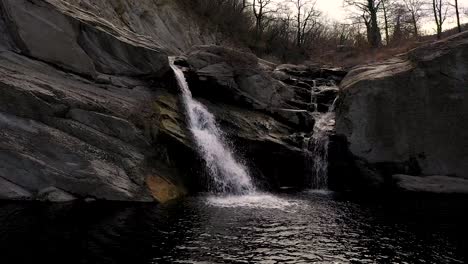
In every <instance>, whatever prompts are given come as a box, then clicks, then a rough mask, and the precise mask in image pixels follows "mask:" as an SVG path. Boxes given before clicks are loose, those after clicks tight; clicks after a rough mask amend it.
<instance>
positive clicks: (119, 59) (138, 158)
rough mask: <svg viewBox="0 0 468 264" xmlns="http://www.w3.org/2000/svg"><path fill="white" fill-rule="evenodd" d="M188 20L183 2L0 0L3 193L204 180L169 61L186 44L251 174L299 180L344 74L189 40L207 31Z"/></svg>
mask: <svg viewBox="0 0 468 264" xmlns="http://www.w3.org/2000/svg"><path fill="white" fill-rule="evenodd" d="M196 25H197V23H196V21H191V20H190V16H187V13H186V11H184V9H183V7H182V6H179V5H178V4H177V1H150V0H147V1H146V0H144V1H138V4H136V2H135V1H127V0H120V1H91V0H0V33H1V34H0V128H1V130H0V198H3V199H39V200H52V201H69V200H73V199H103V200H120V201H153V200H159V201H166V200H169V199H173V198H176V197H178V196H180V195H183V194H184V193H186V192H187V191H189V192H190V191H198V190H202V186H203V178H204V174H205V173H204V167H203V163H202V162H201V161H200V158H199V157H198V156H197V155H196V152H195V150H194V146H195V145H194V144H193V143H192V138H191V135H190V133H188V131H187V128H186V125H185V114H184V111H183V108H182V107H181V105H180V102H179V96H178V90H177V87H176V86H175V83H174V78H173V76H172V73H171V71H169V65H168V56H169V55H179V54H182V53H184V54H186V57H181V58H179V60H178V63H179V65H181V67H185V69H186V72H187V76H188V77H189V81H190V85H191V86H192V87H193V92H194V94H195V96H197V97H198V99H199V100H201V101H203V102H204V103H205V104H206V105H207V106H208V107H209V108H210V110H211V111H212V112H213V113H215V115H216V117H217V119H218V122H219V123H220V124H221V126H222V127H223V129H224V130H225V132H226V134H227V137H228V138H229V140H230V141H231V144H232V145H235V146H236V149H237V150H238V151H239V152H240V153H241V155H242V156H244V157H245V158H246V160H249V162H250V165H251V168H252V172H253V174H255V176H256V178H257V179H258V181H260V182H263V183H264V184H265V185H268V186H270V187H279V186H283V185H293V186H300V185H301V184H302V183H303V178H302V175H304V173H303V172H304V164H303V163H304V150H303V148H302V143H303V142H302V141H303V139H304V137H305V136H307V134H310V133H312V129H311V128H312V127H313V124H314V116H313V115H311V111H314V110H316V108H319V105H320V107H321V108H324V107H325V106H327V105H329V104H331V102H332V101H333V98H334V95H335V94H336V93H337V90H336V89H332V87H333V85H334V84H335V83H336V82H339V81H340V80H341V78H342V77H343V72H340V71H336V70H334V69H328V70H324V69H319V68H317V67H312V66H308V67H306V66H300V67H296V66H291V65H280V66H278V65H273V64H271V63H268V62H265V61H262V60H259V59H257V58H256V57H255V56H253V55H252V54H249V53H243V52H239V51H235V50H232V49H227V48H221V47H215V46H201V47H198V48H193V49H192V48H189V47H191V46H192V45H195V44H209V43H211V42H212V40H213V39H212V37H211V36H210V34H204V33H202V31H201V30H200V29H199V28H198V27H197V26H196ZM307 76H310V77H311V78H308V77H307ZM312 78H313V79H314V80H312ZM315 79H317V81H318V82H319V85H316V84H317V81H316V80H315ZM312 95H317V98H319V99H317V100H316V101H314V102H312V99H311V97H314V96H312ZM272 164H275V166H272Z"/></svg>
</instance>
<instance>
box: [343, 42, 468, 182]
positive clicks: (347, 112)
mask: <svg viewBox="0 0 468 264" xmlns="http://www.w3.org/2000/svg"><path fill="white" fill-rule="evenodd" d="M467 68H468V33H462V34H459V35H456V36H455V37H453V38H449V39H446V40H443V41H440V42H437V43H434V44H429V45H426V46H423V47H420V48H418V49H416V50H414V51H411V52H410V53H409V54H406V55H403V56H401V57H399V58H395V59H392V60H389V61H386V62H383V63H381V64H375V65H367V66H361V67H357V68H356V69H354V70H353V71H351V72H350V74H349V75H348V76H347V77H346V78H345V80H343V82H342V87H341V91H340V102H339V103H338V112H337V121H336V124H337V127H336V131H337V133H338V134H340V135H344V136H345V137H346V138H347V140H348V142H349V147H350V151H351V152H352V154H353V155H354V156H356V157H358V158H360V159H362V160H364V161H366V162H368V163H369V164H371V165H372V164H386V166H387V167H389V166H388V165H391V164H395V165H396V164H405V163H406V164H412V165H411V166H406V167H403V168H397V167H398V166H393V167H394V168H395V169H392V170H391V171H382V172H383V173H391V174H397V173H404V174H416V175H453V176H454V177H459V178H465V179H468V137H466V136H465V135H466V132H467V131H468V115H466V114H465V113H468V89H466V87H467V86H468V71H466V69H467ZM391 174H390V175H391Z"/></svg>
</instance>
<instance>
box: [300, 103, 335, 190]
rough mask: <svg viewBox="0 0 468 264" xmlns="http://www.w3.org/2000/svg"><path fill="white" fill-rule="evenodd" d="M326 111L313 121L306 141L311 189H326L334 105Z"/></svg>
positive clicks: (333, 124) (333, 126) (333, 125)
mask: <svg viewBox="0 0 468 264" xmlns="http://www.w3.org/2000/svg"><path fill="white" fill-rule="evenodd" d="M337 99H338V98H336V99H335V100H334V102H333V104H332V105H331V106H330V108H329V109H328V112H327V113H324V114H320V115H319V116H318V118H317V119H316V121H315V125H314V133H313V135H312V137H311V138H309V139H307V140H306V142H305V144H306V146H305V147H306V150H307V151H306V153H307V154H306V155H307V157H306V158H307V163H308V167H309V172H310V174H311V175H310V183H309V184H310V186H311V187H312V189H326V188H327V186H328V145H329V143H330V138H329V136H330V134H331V133H332V132H333V130H334V128H335V112H334V111H335V104H336V101H337Z"/></svg>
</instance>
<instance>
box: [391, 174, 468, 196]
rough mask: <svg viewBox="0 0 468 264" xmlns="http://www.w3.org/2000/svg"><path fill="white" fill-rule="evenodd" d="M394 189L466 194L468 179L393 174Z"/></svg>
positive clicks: (467, 191) (413, 191)
mask: <svg viewBox="0 0 468 264" xmlns="http://www.w3.org/2000/svg"><path fill="white" fill-rule="evenodd" d="M393 181H394V183H395V185H396V189H397V190H399V191H402V192H409V193H428V194H458V195H467V194H468V180H466V179H460V178H455V177H447V176H426V177H417V176H410V175H401V174H399V175H398V174H397V175H393Z"/></svg>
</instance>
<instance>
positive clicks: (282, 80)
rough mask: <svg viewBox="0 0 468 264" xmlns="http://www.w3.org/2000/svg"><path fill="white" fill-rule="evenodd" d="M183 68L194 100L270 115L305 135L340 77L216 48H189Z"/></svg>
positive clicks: (337, 72)
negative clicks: (314, 113)
mask: <svg viewBox="0 0 468 264" xmlns="http://www.w3.org/2000/svg"><path fill="white" fill-rule="evenodd" d="M182 64H183V66H186V67H188V68H189V70H188V74H187V75H188V76H189V83H190V87H191V89H192V92H193V94H194V95H195V96H199V97H203V98H207V99H209V100H211V101H217V102H220V101H221V102H225V103H227V104H233V105H237V106H241V107H245V108H250V109H255V110H261V111H263V112H266V113H269V114H273V115H274V116H275V117H276V118H278V119H279V120H282V121H283V122H286V123H288V124H289V125H290V126H292V127H294V128H295V129H298V130H300V131H304V132H306V131H311V130H312V128H313V126H314V118H313V115H312V114H311V112H313V111H319V112H327V111H328V109H329V107H330V106H331V105H332V104H333V101H334V100H335V98H336V96H337V94H338V88H337V86H336V85H337V84H338V83H339V82H340V81H341V80H342V78H343V77H344V72H343V71H341V70H339V69H324V68H319V67H317V66H304V65H299V66H298V65H274V64H272V63H268V62H266V61H262V60H259V59H258V58H257V57H255V56H254V55H253V54H251V53H248V52H242V51H239V50H233V49H229V48H225V47H220V46H200V47H196V48H195V49H193V50H192V51H191V52H189V54H188V55H187V58H186V63H182Z"/></svg>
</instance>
